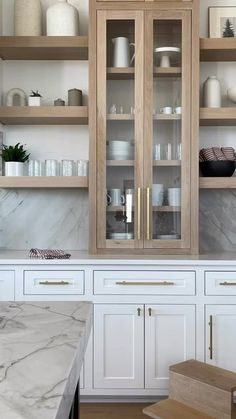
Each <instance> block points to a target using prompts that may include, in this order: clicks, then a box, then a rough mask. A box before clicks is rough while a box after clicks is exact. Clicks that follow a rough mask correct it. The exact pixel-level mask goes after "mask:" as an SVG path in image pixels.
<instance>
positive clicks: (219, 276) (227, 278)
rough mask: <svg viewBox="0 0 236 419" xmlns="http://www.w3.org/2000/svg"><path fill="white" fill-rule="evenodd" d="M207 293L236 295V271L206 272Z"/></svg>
mask: <svg viewBox="0 0 236 419" xmlns="http://www.w3.org/2000/svg"><path fill="white" fill-rule="evenodd" d="M205 294H206V295H236V272H223V271H222V272H213V271H212V272H205Z"/></svg>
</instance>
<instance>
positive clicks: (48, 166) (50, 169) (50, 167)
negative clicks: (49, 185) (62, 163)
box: [45, 159, 58, 176]
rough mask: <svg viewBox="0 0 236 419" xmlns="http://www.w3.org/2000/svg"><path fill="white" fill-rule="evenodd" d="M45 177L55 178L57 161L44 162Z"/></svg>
mask: <svg viewBox="0 0 236 419" xmlns="http://www.w3.org/2000/svg"><path fill="white" fill-rule="evenodd" d="M45 171H46V176H57V174H58V161H57V160H51V159H50V160H46V161H45Z"/></svg>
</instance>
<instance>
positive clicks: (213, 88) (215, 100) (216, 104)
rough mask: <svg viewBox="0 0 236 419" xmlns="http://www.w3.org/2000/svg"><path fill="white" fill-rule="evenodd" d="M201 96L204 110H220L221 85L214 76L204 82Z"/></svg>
mask: <svg viewBox="0 0 236 419" xmlns="http://www.w3.org/2000/svg"><path fill="white" fill-rule="evenodd" d="M203 94H204V107H205V108H221V84H220V81H219V80H218V79H217V78H216V77H215V76H211V77H208V79H207V80H206V81H205V83H204V86H203Z"/></svg>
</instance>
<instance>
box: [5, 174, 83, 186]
mask: <svg viewBox="0 0 236 419" xmlns="http://www.w3.org/2000/svg"><path fill="white" fill-rule="evenodd" d="M0 188H3V189H4V188H6V189H14V188H15V189H18V188H21V189H24V188H25V189H29V188H32V189H35V188H38V189H39V188H41V189H49V188H51V189H52V188H55V189H57V188H66V189H68V188H74V189H75V188H88V177H85V176H68V177H66V176H37V177H36V176H14V177H10V176H0Z"/></svg>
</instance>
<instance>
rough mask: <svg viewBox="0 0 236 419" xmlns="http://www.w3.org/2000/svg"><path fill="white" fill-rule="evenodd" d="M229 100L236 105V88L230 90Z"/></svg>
mask: <svg viewBox="0 0 236 419" xmlns="http://www.w3.org/2000/svg"><path fill="white" fill-rule="evenodd" d="M228 98H229V99H230V100H231V101H232V102H233V103H236V87H231V89H228Z"/></svg>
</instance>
